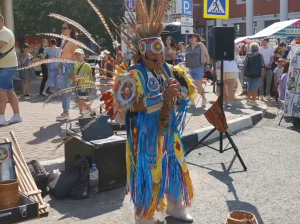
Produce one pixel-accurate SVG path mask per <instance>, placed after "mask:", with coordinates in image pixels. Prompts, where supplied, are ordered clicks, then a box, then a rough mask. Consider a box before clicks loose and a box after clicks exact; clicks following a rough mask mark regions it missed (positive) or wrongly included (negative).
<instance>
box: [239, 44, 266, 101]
mask: <svg viewBox="0 0 300 224" xmlns="http://www.w3.org/2000/svg"><path fill="white" fill-rule="evenodd" d="M250 49H251V52H250V53H248V54H247V55H246V57H245V61H244V65H245V70H244V76H245V77H247V82H248V90H247V98H248V99H247V105H249V106H257V103H256V97H257V91H258V88H259V84H260V80H261V77H262V76H263V74H264V72H265V69H264V66H265V61H264V58H263V55H262V54H260V53H259V46H258V44H257V43H253V44H251V45H250Z"/></svg>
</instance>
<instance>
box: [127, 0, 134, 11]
mask: <svg viewBox="0 0 300 224" xmlns="http://www.w3.org/2000/svg"><path fill="white" fill-rule="evenodd" d="M125 5H126V8H127V10H128V11H131V12H132V11H134V9H135V1H134V0H125Z"/></svg>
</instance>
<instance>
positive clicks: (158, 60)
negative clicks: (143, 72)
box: [142, 52, 165, 70]
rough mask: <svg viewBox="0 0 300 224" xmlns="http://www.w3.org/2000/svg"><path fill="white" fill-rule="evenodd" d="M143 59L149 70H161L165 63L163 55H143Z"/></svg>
mask: <svg viewBox="0 0 300 224" xmlns="http://www.w3.org/2000/svg"><path fill="white" fill-rule="evenodd" d="M142 59H143V61H144V63H145V65H146V67H147V68H149V69H151V70H160V68H161V66H162V64H163V63H164V61H165V56H164V54H163V53H161V54H155V53H153V52H149V53H146V54H145V55H142Z"/></svg>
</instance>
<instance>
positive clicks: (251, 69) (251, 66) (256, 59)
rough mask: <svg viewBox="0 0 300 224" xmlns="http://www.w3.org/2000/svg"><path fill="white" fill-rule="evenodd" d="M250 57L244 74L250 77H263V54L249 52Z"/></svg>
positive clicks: (248, 56)
mask: <svg viewBox="0 0 300 224" xmlns="http://www.w3.org/2000/svg"><path fill="white" fill-rule="evenodd" d="M246 57H247V58H248V62H247V65H246V67H245V70H244V76H246V77H249V78H259V77H261V69H262V68H263V67H262V65H261V57H262V56H261V54H259V53H258V54H247V56H246Z"/></svg>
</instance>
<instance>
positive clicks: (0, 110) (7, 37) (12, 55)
mask: <svg viewBox="0 0 300 224" xmlns="http://www.w3.org/2000/svg"><path fill="white" fill-rule="evenodd" d="M17 66H18V61H17V55H16V51H15V37H14V34H13V32H12V31H11V30H9V29H8V28H6V27H5V26H4V17H3V16H2V15H1V14H0V126H3V125H8V124H13V123H18V122H22V121H23V119H22V117H21V115H20V109H19V101H18V98H17V96H16V94H15V92H14V85H13V79H14V77H15V75H16V74H17ZM7 100H8V101H7ZM7 102H9V103H10V105H11V107H12V109H13V112H14V115H13V116H12V117H11V118H10V119H9V120H8V121H7V120H6V119H5V116H4V113H5V109H6V104H7Z"/></svg>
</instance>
